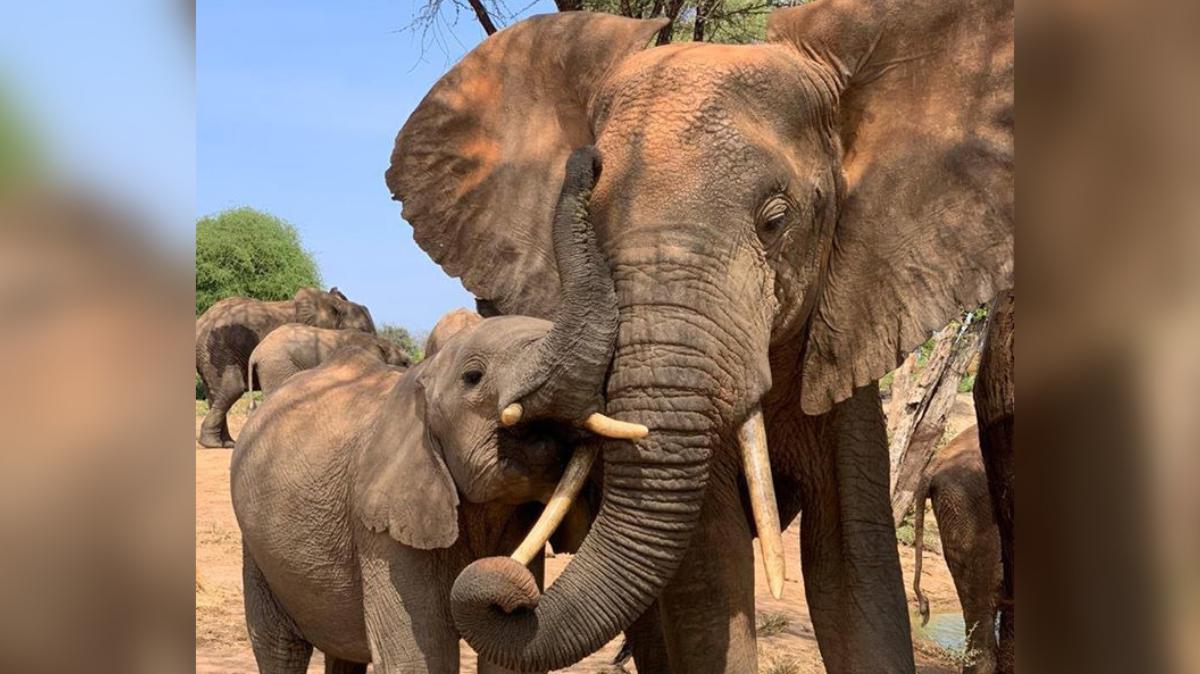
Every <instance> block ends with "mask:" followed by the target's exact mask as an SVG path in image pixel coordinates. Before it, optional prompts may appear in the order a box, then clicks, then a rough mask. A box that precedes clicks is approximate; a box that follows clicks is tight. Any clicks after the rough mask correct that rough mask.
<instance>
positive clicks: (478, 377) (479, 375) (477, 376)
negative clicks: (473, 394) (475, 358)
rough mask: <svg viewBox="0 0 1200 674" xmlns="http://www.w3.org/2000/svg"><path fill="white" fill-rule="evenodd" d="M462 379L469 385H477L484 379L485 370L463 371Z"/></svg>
mask: <svg viewBox="0 0 1200 674" xmlns="http://www.w3.org/2000/svg"><path fill="white" fill-rule="evenodd" d="M462 380H463V383H464V384H466V385H467V386H475V385H476V384H478V383H479V382H480V381H482V380H483V372H480V371H479V370H467V371H466V372H464V373H463V376H462Z"/></svg>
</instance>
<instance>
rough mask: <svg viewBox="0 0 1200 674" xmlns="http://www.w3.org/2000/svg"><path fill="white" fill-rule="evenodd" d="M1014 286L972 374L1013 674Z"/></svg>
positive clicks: (1003, 651)
mask: <svg viewBox="0 0 1200 674" xmlns="http://www.w3.org/2000/svg"><path fill="white" fill-rule="evenodd" d="M1016 310H1017V298H1016V291H1015V290H1013V289H1009V290H1008V291H1006V292H1003V293H1000V294H999V295H998V296H997V297H996V299H995V300H994V301H993V302H992V305H991V311H990V321H989V324H988V333H987V337H986V338H985V340H984V343H983V353H982V355H981V357H980V359H979V374H978V376H977V377H976V378H975V391H974V395H975V414H976V417H977V418H978V420H979V444H980V448H981V450H982V453H983V464H984V468H985V469H986V472H987V482H988V492H989V493H990V495H991V503H992V510H993V512H994V515H995V517H996V526H997V527H998V528H999V530H1000V558H1001V560H1002V569H1003V582H1002V583H1001V587H1000V607H999V614H1000V641H999V653H998V656H997V669H996V671H998V672H1000V674H1011V673H1012V672H1013V671H1014V670H1015V668H1016V650H1017V644H1016V637H1017V625H1016V604H1015V603H1014V600H1015V598H1016V593H1015V578H1014V572H1015V567H1016V564H1015V563H1014V560H1015V557H1014V552H1015V551H1014V545H1013V541H1014V540H1015V539H1014V534H1013V525H1014V524H1015V523H1016V506H1015V505H1014V504H1015V501H1014V498H1015V495H1016V493H1015V490H1014V485H1013V481H1014V478H1015V477H1016V472H1017V470H1016V456H1015V454H1014V449H1013V436H1014V434H1013V419H1014V416H1015V412H1016V389H1015V381H1014V371H1013V349H1014V343H1015V339H1016Z"/></svg>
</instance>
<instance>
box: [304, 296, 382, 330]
mask: <svg viewBox="0 0 1200 674" xmlns="http://www.w3.org/2000/svg"><path fill="white" fill-rule="evenodd" d="M292 299H293V301H294V302H295V305H296V322H297V323H304V324H305V325H312V326H315V327H318V328H332V329H336V330H359V331H362V332H369V333H371V334H375V321H373V320H371V312H370V311H368V310H367V308H366V307H364V306H363V305H361V304H356V303H354V302H351V301H350V300H348V299H346V296H345V295H344V294H342V291H340V290H338V289H337V288H336V287H334V288H330V289H329V292H325V291H322V290H318V289H316V288H301V289H300V290H297V291H296V295H295V297H293V298H292Z"/></svg>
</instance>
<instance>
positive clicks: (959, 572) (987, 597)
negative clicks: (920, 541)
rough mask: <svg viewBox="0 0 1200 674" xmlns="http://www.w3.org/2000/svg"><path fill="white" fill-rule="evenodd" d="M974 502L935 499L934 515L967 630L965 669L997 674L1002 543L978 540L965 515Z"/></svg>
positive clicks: (971, 672) (969, 673)
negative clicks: (999, 572)
mask: <svg viewBox="0 0 1200 674" xmlns="http://www.w3.org/2000/svg"><path fill="white" fill-rule="evenodd" d="M955 496H957V495H955ZM949 505H953V506H954V507H955V508H956V512H948V511H947V506H949ZM974 505H975V504H970V503H965V502H959V501H958V500H954V503H953V504H949V503H946V502H945V501H941V502H938V501H935V503H934V514H936V515H937V516H938V529H939V530H940V532H941V537H942V555H943V557H944V558H945V560H946V568H948V569H949V570H950V577H951V578H953V579H954V589H955V592H956V593H957V594H958V603H959V605H960V606H961V607H962V612H963V623H964V624H965V628H966V630H967V649H968V650H969V651H970V655H971V658H970V660H969V662H970V664H969V665H967V666H965V667H963V672H964V674H993V673H994V672H995V671H996V587H997V584H998V576H999V574H998V573H997V568H996V566H997V565H996V560H997V559H998V558H999V551H998V550H997V548H998V547H999V546H998V545H991V546H988V545H987V544H986V542H985V541H977V540H974V538H975V537H976V536H977V535H978V532H976V531H975V530H974V523H973V522H971V521H969V520H968V519H967V518H966V517H964V516H963V515H962V513H969V512H970V510H969V508H971V507H973V506H974ZM955 515H958V516H957V517H956V516H955Z"/></svg>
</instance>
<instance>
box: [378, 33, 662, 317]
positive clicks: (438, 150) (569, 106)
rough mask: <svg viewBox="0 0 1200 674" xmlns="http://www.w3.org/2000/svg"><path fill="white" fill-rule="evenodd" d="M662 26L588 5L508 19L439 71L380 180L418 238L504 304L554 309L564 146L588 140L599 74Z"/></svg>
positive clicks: (482, 293) (525, 310) (533, 311)
mask: <svg viewBox="0 0 1200 674" xmlns="http://www.w3.org/2000/svg"><path fill="white" fill-rule="evenodd" d="M664 25H666V20H665V19H658V20H650V21H642V20H637V19H627V18H623V17H617V16H609V15H604V14H591V13H589V12H564V13H559V14H548V15H543V16H537V17H533V18H531V19H528V20H525V21H522V22H520V23H517V24H514V25H513V26H511V27H509V28H507V29H505V30H502V31H500V32H499V33H496V34H495V35H492V36H491V37H489V38H488V39H486V40H484V42H483V43H482V44H480V45H479V46H478V47H476V48H475V49H474V50H472V51H471V53H469V54H467V55H466V56H465V57H464V58H463V60H462V61H460V62H459V63H458V65H456V66H455V67H454V68H453V69H452V70H451V71H450V72H449V73H447V74H446V75H445V76H444V77H443V78H442V79H441V80H440V81H438V83H437V84H435V85H434V87H433V89H431V90H430V92H429V94H428V95H427V96H426V97H425V99H424V100H423V101H421V104H420V105H419V106H417V109H416V110H415V111H413V113H412V115H411V116H410V117H409V119H408V122H407V123H405V125H404V128H403V129H401V130H400V133H399V135H398V136H397V137H396V146H395V149H394V150H393V152H392V163H391V167H390V168H389V169H388V170H387V184H388V188H389V189H390V190H391V192H392V197H393V198H394V199H396V200H398V201H401V202H403V204H404V211H403V215H404V219H405V220H407V221H408V222H410V223H411V224H412V226H413V237H414V238H415V239H416V241H417V244H418V245H420V246H421V248H422V249H424V250H425V252H426V253H428V254H429V255H430V257H432V258H433V260H434V261H435V262H437V263H438V264H439V265H441V266H442V268H443V269H444V270H445V271H446V273H448V274H450V275H451V276H456V277H459V278H461V279H462V282H463V285H464V286H466V288H467V289H468V290H469V291H471V292H472V293H474V294H475V296H477V297H481V298H483V299H485V300H490V301H491V302H492V303H493V304H494V305H495V306H496V307H497V308H498V309H499V311H500V313H504V314H511V313H522V314H526V315H533V316H540V317H542V318H551V317H552V316H553V314H554V310H555V308H556V307H557V304H558V294H559V293H558V271H557V267H556V265H555V261H554V254H553V248H552V246H551V242H550V223H551V218H552V217H553V211H554V204H555V200H556V199H557V197H558V191H559V187H560V186H561V184H562V180H563V171H564V166H565V165H566V160H567V156H568V155H569V154H570V153H571V151H572V150H574V149H575V148H578V147H581V146H583V145H588V144H590V143H592V142H593V140H594V138H593V134H592V129H591V125H590V123H589V119H588V104H589V102H590V101H591V99H592V96H593V94H594V93H595V92H596V91H597V89H598V88H599V86H600V84H601V82H602V81H603V80H604V77H605V75H606V74H607V73H608V72H609V70H610V69H611V68H612V67H613V66H614V65H615V64H617V63H618V62H620V61H621V60H622V59H624V58H625V57H626V56H628V55H629V54H631V53H634V52H636V51H639V50H641V49H643V48H644V47H645V46H646V45H647V43H648V42H649V41H650V38H651V37H652V36H653V35H654V33H656V32H657V31H658V30H659V29H661V28H662V27H663V26H664Z"/></svg>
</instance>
